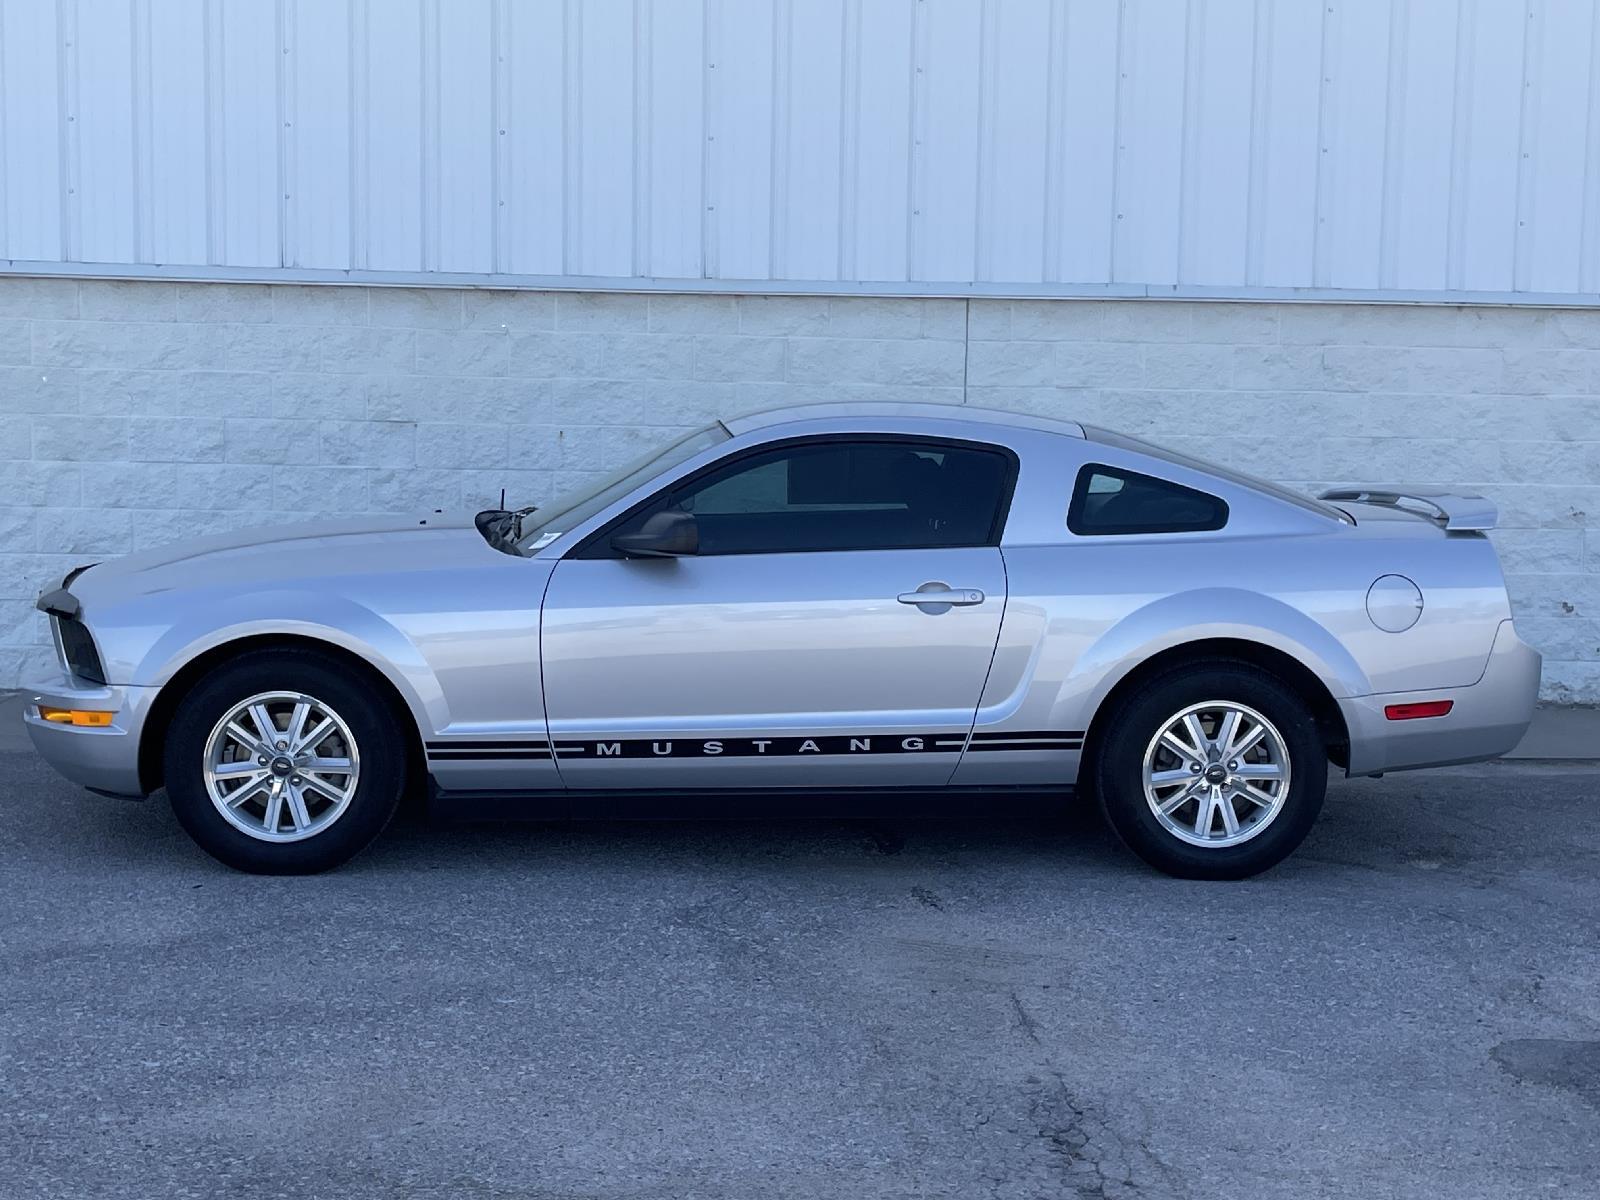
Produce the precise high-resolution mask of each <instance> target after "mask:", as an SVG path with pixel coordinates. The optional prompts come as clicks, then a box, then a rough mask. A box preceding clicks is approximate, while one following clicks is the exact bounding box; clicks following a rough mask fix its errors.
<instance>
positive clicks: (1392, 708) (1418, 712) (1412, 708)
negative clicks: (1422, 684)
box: [1383, 700, 1456, 721]
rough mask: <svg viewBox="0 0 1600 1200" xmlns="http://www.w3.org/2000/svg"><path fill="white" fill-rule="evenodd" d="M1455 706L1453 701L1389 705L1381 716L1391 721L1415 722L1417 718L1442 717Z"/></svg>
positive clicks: (1427, 701)
mask: <svg viewBox="0 0 1600 1200" xmlns="http://www.w3.org/2000/svg"><path fill="white" fill-rule="evenodd" d="M1455 706H1456V702H1455V701H1454V700H1423V701H1420V702H1419V703H1417V704H1390V705H1387V706H1386V707H1385V708H1384V710H1383V715H1384V716H1386V717H1388V718H1389V720H1391V721H1415V720H1416V719H1417V718H1418V717H1442V716H1444V715H1445V714H1446V713H1447V712H1449V711H1450V710H1451V709H1452V708H1454V707H1455Z"/></svg>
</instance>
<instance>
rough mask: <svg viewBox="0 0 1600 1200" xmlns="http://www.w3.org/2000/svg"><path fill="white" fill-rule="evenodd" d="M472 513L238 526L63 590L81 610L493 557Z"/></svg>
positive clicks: (101, 568)
mask: <svg viewBox="0 0 1600 1200" xmlns="http://www.w3.org/2000/svg"><path fill="white" fill-rule="evenodd" d="M474 515H475V514H474V513H473V512H471V511H463V512H437V511H436V512H430V513H423V514H418V515H412V516H379V517H359V518H348V519H336V520H322V521H304V522H300V523H297V524H293V525H272V526H265V527H261V528H254V529H240V530H235V531H233V532H231V533H220V534H214V535H211V536H208V537H199V538H191V539H188V540H185V541H181V542H173V543H171V544H169V545H165V546H157V547H154V548H153V549H150V550H143V551H140V552H139V553H137V554H130V555H127V556H126V557H123V558H117V559H112V560H110V561H107V562H102V563H97V564H95V565H94V566H92V567H89V568H88V569H87V570H84V571H83V572H82V573H81V574H80V575H78V576H77V577H75V578H72V582H71V584H70V585H69V587H68V590H69V591H70V592H71V593H72V595H73V596H75V597H76V598H77V599H78V601H79V602H80V603H81V604H82V605H83V607H84V609H85V611H86V612H89V611H92V610H93V609H94V608H96V607H99V606H102V605H105V604H109V603H116V602H118V601H120V600H124V599H128V598H131V597H133V596H141V595H150V594H152V593H155V592H164V591H172V590H175V589H181V588H190V587H193V588H206V587H209V586H212V585H217V584H225V583H226V584H233V585H235V586H249V585H251V584H255V583H271V584H274V585H283V586H292V585H293V584H294V583H295V582H296V581H298V580H307V579H328V578H329V577H332V576H341V575H355V574H370V573H378V572H390V571H399V570H407V569H414V568H416V567H419V566H422V565H424V564H425V565H427V566H429V567H438V566H442V565H447V564H449V563H451V562H454V561H481V560H485V556H489V557H490V559H492V557H493V556H496V555H498V554H499V553H500V552H499V551H497V550H494V549H493V548H492V547H490V546H489V544H488V543H487V542H485V541H484V540H483V538H482V536H481V535H480V534H479V533H478V531H477V528H476V527H475V526H474V524H473V516H474Z"/></svg>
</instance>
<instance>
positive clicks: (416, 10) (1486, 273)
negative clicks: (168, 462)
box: [0, 0, 1600, 299]
mask: <svg viewBox="0 0 1600 1200" xmlns="http://www.w3.org/2000/svg"><path fill="white" fill-rule="evenodd" d="M1597 43H1600V17H1597V12H1596V5H1595V4H1594V3H1593V0H1535V2H1532V3H1516V2H1512V0H1331V2H1328V0H1321V2H1313V0H1186V2H1185V0H1121V2H1120V3H1119V2H1116V0H565V2H564V3H563V2H559V0H545V2H534V0H58V2H57V3H53V4H52V3H49V2H47V0H0V105H3V118H0V167H3V174H4V187H3V189H0V239H3V244H0V257H3V258H6V259H9V260H11V267H12V269H17V270H49V269H52V266H54V269H61V268H60V265H61V264H93V265H95V266H93V267H92V268H88V267H86V268H85V269H95V270H104V271H107V272H117V271H122V270H126V269H128V268H136V267H142V268H148V269H146V270H143V271H140V272H136V273H146V274H160V273H170V274H180V275H182V274H187V275H197V276H205V275H208V274H216V275H233V276H249V277H261V278H269V279H270V278H278V277H301V278H317V277H321V274H320V273H323V272H350V273H353V277H356V278H382V277H387V276H390V275H392V276H393V278H394V279H396V280H407V281H416V280H418V279H426V278H445V277H452V278H453V280H454V281H460V280H462V279H465V280H468V281H470V280H472V279H475V278H481V279H483V280H485V281H489V280H497V279H498V280H515V279H518V278H524V279H528V280H530V281H534V280H537V281H540V282H544V283H552V282H554V283H560V282H564V281H568V280H570V281H572V282H573V283H575V284H576V283H579V282H580V281H581V284H582V285H583V286H591V287H592V286H596V281H597V280H602V281H606V282H607V283H609V284H612V285H619V286H626V285H628V283H629V282H630V281H637V282H639V283H641V284H644V283H654V284H660V283H662V282H663V281H664V282H667V283H669V284H672V285H685V286H719V285H721V284H724V283H726V284H732V283H735V282H740V281H743V282H748V281H758V282H772V283H774V284H777V285H779V286H781V285H782V284H783V283H784V281H788V282H790V283H792V284H794V285H796V286H805V285H806V284H815V285H819V286H827V285H835V286H839V285H845V286H848V285H855V284H862V285H869V286H866V287H863V288H860V289H858V290H871V291H889V292H894V291H947V292H963V291H975V292H984V291H1004V292H1011V293H1016V294H1042V295H1051V294H1083V293H1096V292H1102V293H1112V294H1116V293H1127V294H1138V293H1142V292H1153V293H1158V294H1164V293H1176V294H1220V295H1270V294H1277V293H1278V292H1279V291H1280V290H1281V289H1297V290H1300V289H1314V291H1313V292H1312V293H1310V294H1371V293H1379V292H1381V293H1383V294H1384V295H1393V296H1423V297H1427V296H1441V295H1442V294H1450V295H1457V296H1463V295H1468V294H1472V295H1478V296H1483V297H1486V298H1501V299H1504V298H1516V297H1520V298H1551V297H1567V298H1569V299H1570V298H1578V299H1591V298H1592V294H1593V293H1595V292H1597V291H1600V78H1597V71H1596V62H1597ZM1297 294H1304V293H1303V292H1300V293H1297ZM1513 294H1515V296H1513Z"/></svg>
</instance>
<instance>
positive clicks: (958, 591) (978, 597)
mask: <svg viewBox="0 0 1600 1200" xmlns="http://www.w3.org/2000/svg"><path fill="white" fill-rule="evenodd" d="M895 599H896V600H898V601H899V602H900V603H901V604H925V605H933V604H939V605H946V606H953V605H958V604H961V605H966V604H982V603H983V593H982V592H981V591H979V590H978V589H977V588H953V587H951V586H950V585H949V584H947V583H938V582H933V583H925V584H923V585H922V586H921V587H919V588H918V589H917V590H916V591H914V592H901V593H900V594H899V595H898V596H896V597H895Z"/></svg>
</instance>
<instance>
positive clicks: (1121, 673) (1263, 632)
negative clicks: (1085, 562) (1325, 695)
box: [1050, 588, 1372, 729]
mask: <svg viewBox="0 0 1600 1200" xmlns="http://www.w3.org/2000/svg"><path fill="white" fill-rule="evenodd" d="M1211 638H1229V639H1233V640H1235V641H1244V642H1254V643H1256V644H1258V645H1262V646H1267V647H1270V648H1271V649H1274V650H1278V651H1281V652H1282V653H1284V654H1287V655H1289V656H1290V657H1291V658H1293V659H1295V660H1296V661H1297V662H1299V663H1301V664H1302V665H1304V666H1305V667H1306V668H1307V669H1309V670H1310V671H1311V672H1312V673H1313V674H1315V675H1316V676H1317V677H1318V678H1319V679H1321V680H1322V682H1323V684H1324V686H1326V687H1327V689H1328V691H1329V692H1330V693H1331V694H1332V695H1333V697H1334V698H1335V699H1340V698H1343V697H1347V696H1360V695H1365V694H1366V693H1368V692H1370V691H1371V690H1372V687H1371V685H1370V683H1369V682H1368V680H1367V676H1366V674H1365V673H1364V672H1363V671H1362V670H1361V667H1360V666H1359V665H1358V664H1357V663H1356V660H1355V658H1354V657H1353V656H1352V655H1351V654H1350V652H1349V651H1348V650H1346V649H1345V648H1344V646H1343V644H1341V643H1340V641H1339V640H1338V638H1336V637H1335V636H1334V635H1333V634H1332V633H1330V632H1329V631H1328V630H1327V629H1326V628H1325V627H1324V626H1323V625H1321V624H1319V623H1318V622H1317V621H1316V620H1314V619H1313V618H1311V617H1310V616H1308V615H1307V614H1305V613H1304V612H1302V611H1300V610H1299V609H1297V608H1293V607H1291V606H1290V605H1288V604H1285V603H1284V602H1283V601H1281V600H1276V599H1273V598H1272V597H1270V596H1264V595H1262V594H1260V593H1259V592H1249V591H1245V590H1243V589H1240V588H1199V589H1196V590H1194V591H1188V592H1178V593H1174V594H1172V595H1168V596H1162V597H1160V598H1159V599H1156V600H1152V601H1151V602H1150V603H1148V604H1146V605H1144V606H1143V607H1141V608H1138V609H1136V610H1135V611H1133V612H1131V613H1129V614H1128V615H1127V616H1126V617H1124V618H1123V619H1122V620H1120V621H1118V622H1117V623H1116V624H1115V625H1113V626H1111V627H1110V628H1109V629H1107V630H1106V631H1105V633H1103V634H1102V635H1101V636H1100V637H1099V638H1097V639H1096V640H1095V641H1094V642H1092V643H1091V644H1090V645H1089V646H1088V647H1087V648H1086V649H1085V650H1084V652H1083V653H1082V654H1080V655H1079V656H1078V659H1077V662H1076V663H1075V664H1074V665H1073V668H1072V670H1071V671H1069V672H1068V674H1067V676H1066V678H1065V679H1064V680H1063V682H1062V686H1061V692H1060V696H1059V698H1058V700H1057V703H1056V709H1055V713H1054V718H1055V720H1054V722H1053V723H1052V725H1051V726H1050V728H1054V729H1084V728H1087V726H1088V723H1089V721H1090V720H1091V719H1092V718H1093V716H1094V714H1095V713H1097V712H1098V711H1099V710H1100V706H1101V704H1102V703H1103V702H1104V701H1105V698H1106V696H1107V695H1109V694H1110V692H1111V690H1112V689H1113V688H1114V687H1116V686H1117V684H1119V683H1121V682H1122V680H1123V679H1125V678H1126V677H1127V675H1128V673H1129V672H1130V671H1132V670H1133V669H1134V668H1136V667H1138V666H1139V665H1140V664H1141V663H1144V662H1147V661H1149V660H1150V659H1151V658H1152V657H1154V656H1155V655H1157V654H1160V653H1162V652H1163V651H1165V650H1171V649H1174V648H1176V647H1179V646H1182V645H1185V644H1187V643H1191V642H1198V641H1205V640H1207V639H1211Z"/></svg>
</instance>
